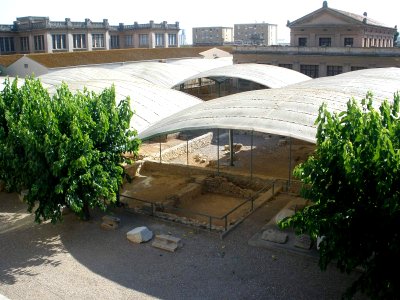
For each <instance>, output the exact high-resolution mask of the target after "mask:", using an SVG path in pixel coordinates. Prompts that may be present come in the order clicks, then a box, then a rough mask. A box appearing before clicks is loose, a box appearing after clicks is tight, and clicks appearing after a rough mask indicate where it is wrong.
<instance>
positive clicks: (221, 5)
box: [0, 0, 400, 40]
mask: <svg viewBox="0 0 400 300" xmlns="http://www.w3.org/2000/svg"><path fill="white" fill-rule="evenodd" d="M322 2H323V1H322V0H307V1H296V0H278V1H276V0H275V1H268V0H263V1H260V0H257V1H256V0H245V1H243V2H242V3H245V5H242V6H239V5H238V4H237V3H239V1H225V0H220V1H211V0H202V1H177V0H152V1H140V0H139V1H138V0H136V1H132V0H119V1H115V2H113V1H109V0H108V1H106V0H97V1H91V0H68V1H55V0H53V1H50V0H36V1H32V0H18V1H16V0H1V3H0V24H12V22H13V21H14V20H15V19H16V18H17V17H23V16H46V17H50V20H52V21H63V20H64V19H65V18H71V20H72V21H84V19H85V18H89V19H91V20H92V21H95V22H98V21H102V20H103V19H108V20H109V22H110V24H112V25H118V23H120V22H121V23H125V24H133V22H135V21H137V22H139V23H148V22H149V21H150V20H154V21H155V22H157V23H159V22H162V21H167V22H168V23H174V22H175V21H179V22H180V27H181V29H185V30H186V35H187V37H188V39H189V40H191V32H192V27H202V26H227V27H233V25H234V24H240V23H256V22H258V23H262V22H266V23H271V24H277V25H278V39H285V40H288V39H289V29H288V28H287V27H286V22H287V20H290V21H293V20H295V19H298V18H300V17H302V16H304V15H305V14H307V13H310V12H312V11H314V10H316V9H319V8H320V7H322ZM395 3H397V1H394V0H380V1H376V0H364V1H349V0H331V1H328V6H330V7H332V8H336V9H340V10H345V11H349V12H353V13H357V14H360V15H362V14H363V13H364V12H367V13H368V16H369V17H370V18H373V19H375V20H377V21H380V22H382V23H384V24H386V25H388V26H389V27H394V26H395V25H399V26H400V17H399V12H398V9H396V8H398V4H397V5H396V4H395ZM239 7H240V8H239Z"/></svg>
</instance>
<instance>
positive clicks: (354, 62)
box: [233, 1, 400, 78]
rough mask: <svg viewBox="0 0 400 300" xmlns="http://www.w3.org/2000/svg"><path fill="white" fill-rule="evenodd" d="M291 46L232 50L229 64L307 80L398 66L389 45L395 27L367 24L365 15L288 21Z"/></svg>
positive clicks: (323, 13)
mask: <svg viewBox="0 0 400 300" xmlns="http://www.w3.org/2000/svg"><path fill="white" fill-rule="evenodd" d="M288 27H289V28H290V36H291V44H290V46H269V47H268V46H267V47H260V46H258V47H255V46H252V47H249V46H247V47H246V46H236V47H235V48H234V51H233V62H234V63H259V64H271V65H276V66H280V67H285V68H289V69H293V70H295V71H298V72H301V73H303V74H305V75H308V76H310V77H313V78H316V77H324V76H333V75H337V74H340V73H344V72H350V71H356V70H360V69H367V68H386V67H400V48H398V47H393V45H394V43H393V41H394V36H395V33H396V32H397V29H396V28H390V27H386V26H383V25H381V24H380V23H378V22H377V21H373V20H370V19H369V18H368V17H367V14H366V13H365V14H364V15H363V16H359V15H356V14H353V13H349V12H345V11H341V10H337V9H333V8H329V7H328V3H327V2H326V1H324V2H323V6H322V8H320V9H318V10H316V11H314V12H312V13H310V14H308V15H306V16H304V17H302V18H300V19H298V20H296V21H294V22H288Z"/></svg>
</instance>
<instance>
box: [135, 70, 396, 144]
mask: <svg viewBox="0 0 400 300" xmlns="http://www.w3.org/2000/svg"><path fill="white" fill-rule="evenodd" d="M399 89H400V68H382V69H368V70H360V71H355V72H349V73H345V74H341V75H337V76H333V77H325V78H318V79H314V80H309V81H305V82H302V83H297V84H293V85H290V86H287V87H285V88H279V89H264V90H257V91H250V92H245V93H240V94H235V95H230V96H226V97H222V98H217V99H214V100H210V101H207V102H204V103H200V104H197V105H195V106H193V107H189V108H187V109H185V110H183V111H181V112H179V113H176V114H174V115H172V116H170V117H168V118H166V119H164V120H162V121H160V122H157V123H156V124H154V125H152V126H151V127H149V128H148V129H146V130H145V131H143V132H142V133H141V134H140V135H139V137H140V138H142V139H148V138H151V137H154V136H157V135H160V134H165V133H172V132H177V131H184V130H195V129H210V128H222V129H242V130H254V131H258V132H264V133H272V134H279V135H284V136H291V137H294V138H297V139H301V140H305V141H309V142H315V136H316V126H315V125H314V122H315V120H316V118H317V115H318V109H319V107H320V106H321V104H322V103H324V102H325V103H326V104H327V106H328V109H329V110H331V111H343V110H345V109H346V103H347V101H348V100H349V99H350V98H351V97H354V98H355V99H362V98H363V97H365V95H366V93H367V91H372V92H373V93H374V95H375V99H376V100H375V104H376V105H378V104H379V103H380V101H383V100H384V99H392V97H393V94H394V93H395V92H396V91H398V90H399Z"/></svg>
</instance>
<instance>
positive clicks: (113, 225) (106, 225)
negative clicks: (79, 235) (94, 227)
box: [101, 216, 121, 230]
mask: <svg viewBox="0 0 400 300" xmlns="http://www.w3.org/2000/svg"><path fill="white" fill-rule="evenodd" d="M102 220H103V223H101V228H103V229H112V230H114V229H117V228H118V226H119V223H120V222H121V220H120V218H117V217H113V216H103V217H102Z"/></svg>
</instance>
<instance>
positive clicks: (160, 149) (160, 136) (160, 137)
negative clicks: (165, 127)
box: [158, 136, 162, 164]
mask: <svg viewBox="0 0 400 300" xmlns="http://www.w3.org/2000/svg"><path fill="white" fill-rule="evenodd" d="M158 138H159V139H160V164H161V163H162V162H161V136H159V137H158Z"/></svg>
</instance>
